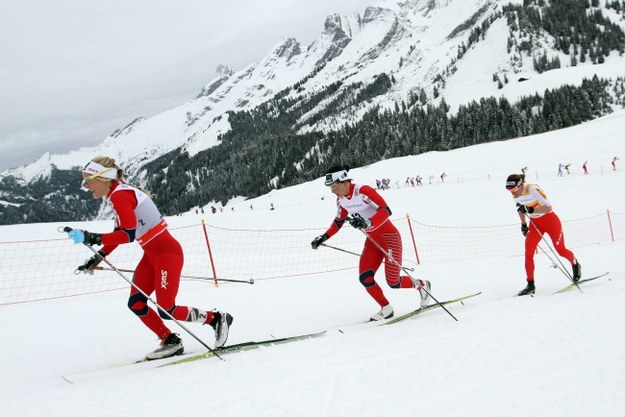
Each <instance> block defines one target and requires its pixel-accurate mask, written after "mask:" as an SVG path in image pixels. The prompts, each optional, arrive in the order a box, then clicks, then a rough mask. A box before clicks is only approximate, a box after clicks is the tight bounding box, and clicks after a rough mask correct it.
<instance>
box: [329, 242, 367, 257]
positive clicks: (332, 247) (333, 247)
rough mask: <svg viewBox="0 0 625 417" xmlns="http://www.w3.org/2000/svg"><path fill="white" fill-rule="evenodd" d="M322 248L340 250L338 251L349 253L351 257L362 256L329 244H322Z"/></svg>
mask: <svg viewBox="0 0 625 417" xmlns="http://www.w3.org/2000/svg"><path fill="white" fill-rule="evenodd" d="M321 246H325V247H326V248H330V249H334V250H338V251H340V252H345V253H349V254H350V255H354V256H360V254H358V253H356V252H351V251H348V250H346V249H341V248H337V247H336V246H332V245H328V244H327V243H322V244H321Z"/></svg>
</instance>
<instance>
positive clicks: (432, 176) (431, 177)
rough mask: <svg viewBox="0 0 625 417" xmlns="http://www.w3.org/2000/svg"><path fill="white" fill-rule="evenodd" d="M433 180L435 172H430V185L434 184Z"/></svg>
mask: <svg viewBox="0 0 625 417" xmlns="http://www.w3.org/2000/svg"><path fill="white" fill-rule="evenodd" d="M432 181H434V174H430V185H432Z"/></svg>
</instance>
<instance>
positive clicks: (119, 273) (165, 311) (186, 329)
mask: <svg viewBox="0 0 625 417" xmlns="http://www.w3.org/2000/svg"><path fill="white" fill-rule="evenodd" d="M71 231H72V228H71V227H67V226H65V227H64V228H63V232H65V233H69V232H71ZM83 245H85V246H86V247H88V248H89V250H91V252H93V253H94V254H95V256H97V257H98V259H100V261H104V262H105V263H106V264H107V265H108V266H110V267H111V269H112V270H113V271H115V272H117V274H118V275H119V276H120V277H122V278H123V279H124V280H125V281H126V282H127V283H128V284H130V286H131V287H133V288H134V289H135V290H137V291H139V292H140V293H141V294H142V295H143V296H144V297H145V298H146V299H147V300H148V301H150V302H151V303H152V304H154V305H155V306H156V308H157V309H158V310H157V311H158V312H159V313H161V312H162V313H164V314H165V315H166V316H167V317H168V318H169V319H170V320H173V322H174V323H176V324H177V325H178V326H180V327H181V328H182V330H184V331H185V332H187V333H188V334H190V335H191V336H192V337H193V338H194V339H195V340H197V341H198V342H200V344H202V346H204V347H205V348H206V349H208V350H209V352H211V353H212V354H214V355H215V356H216V357H218V358H219V359H221V360H222V361H223V360H224V358H222V357H221V356H219V354H218V353H217V352H216V351H215V349H212V348H211V347H210V346H208V345H207V344H206V343H204V341H203V340H202V339H200V338H199V337H197V336H196V335H195V333H193V332H192V331H191V330H189V329H188V328H187V326H185V325H184V324H182V323H180V321H178V320H176V319H175V318H174V316H172V315H171V314H170V313H169V312H168V311H167V310H165V309H164V308H162V307H161V306H160V305H158V303H157V302H156V301H154V300H153V299H152V297H150V296H149V295H148V294H147V293H146V292H145V291H143V290H142V289H141V288H139V287H138V286H137V285H136V284H135V283H134V282H132V281H131V280H129V279H128V278H127V277H126V276H125V275H124V274H122V273H121V272H120V271H119V270H118V269H117V268H115V265H113V264H112V263H110V262H109V261H108V259H106V257H104V256H102V255H100V254H99V253H98V251H97V250H95V249H94V248H92V247H91V246H89V245H87V244H85V243H83Z"/></svg>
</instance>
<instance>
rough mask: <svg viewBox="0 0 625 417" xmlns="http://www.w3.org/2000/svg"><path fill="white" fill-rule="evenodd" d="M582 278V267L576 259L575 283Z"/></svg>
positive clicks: (574, 268) (574, 266) (574, 269)
mask: <svg viewBox="0 0 625 417" xmlns="http://www.w3.org/2000/svg"><path fill="white" fill-rule="evenodd" d="M581 277H582V266H581V265H580V264H579V262H577V259H575V263H574V264H573V282H577V281H579V279H580V278H581Z"/></svg>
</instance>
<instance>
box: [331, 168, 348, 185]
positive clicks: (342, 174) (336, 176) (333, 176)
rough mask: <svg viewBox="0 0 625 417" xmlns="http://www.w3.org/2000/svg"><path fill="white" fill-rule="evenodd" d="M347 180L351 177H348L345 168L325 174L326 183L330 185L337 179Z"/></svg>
mask: <svg viewBox="0 0 625 417" xmlns="http://www.w3.org/2000/svg"><path fill="white" fill-rule="evenodd" d="M347 180H351V178H349V174H348V173H347V170H341V171H337V172H333V173H331V174H326V185H328V186H329V185H332V184H334V183H335V182H337V181H347Z"/></svg>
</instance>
